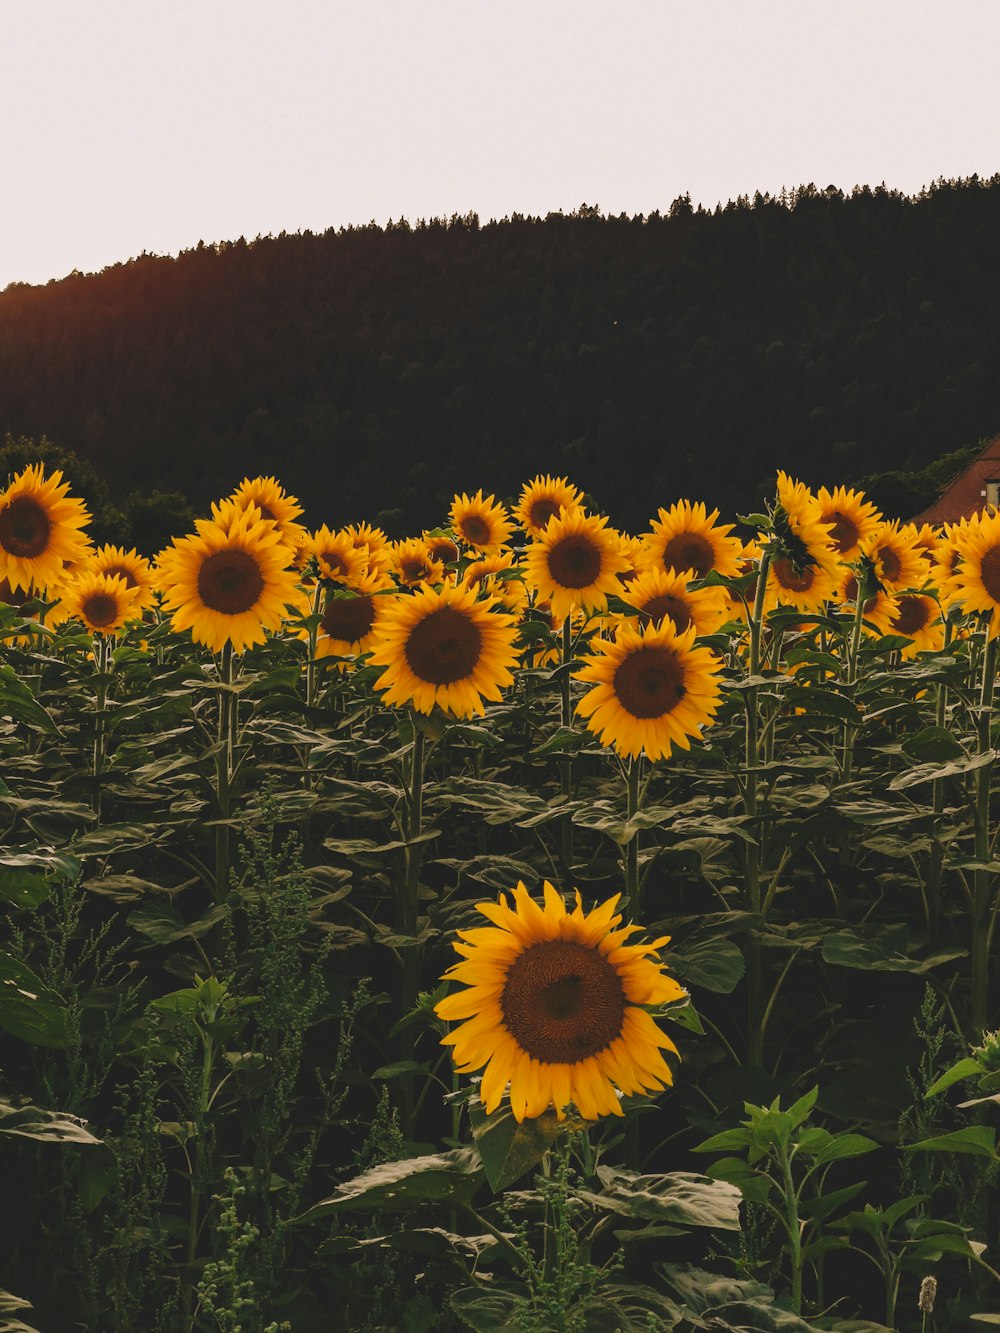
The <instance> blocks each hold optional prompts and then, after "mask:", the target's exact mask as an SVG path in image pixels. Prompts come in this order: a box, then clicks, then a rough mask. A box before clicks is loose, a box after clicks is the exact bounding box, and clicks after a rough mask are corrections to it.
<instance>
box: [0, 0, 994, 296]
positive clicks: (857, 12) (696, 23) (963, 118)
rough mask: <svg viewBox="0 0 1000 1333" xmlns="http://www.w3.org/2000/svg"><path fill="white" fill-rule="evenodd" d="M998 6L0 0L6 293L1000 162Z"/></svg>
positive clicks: (837, 0)
mask: <svg viewBox="0 0 1000 1333" xmlns="http://www.w3.org/2000/svg"><path fill="white" fill-rule="evenodd" d="M998 51H1000V2H998V0H933V2H932V0H604V2H603V3H596V2H595V0H0V57H2V62H3V64H2V68H3V74H2V77H0V288H2V287H3V286H4V285H6V283H8V282H11V281H23V282H45V281H46V280H48V279H49V278H53V277H62V276H64V275H65V274H66V273H68V272H69V271H70V270H71V269H73V268H78V269H82V270H84V271H90V270H94V269H100V268H102V267H104V266H105V265H107V264H112V263H115V262H116V261H118V260H124V259H128V258H129V257H130V256H132V255H135V254H138V253H140V252H141V251H143V250H147V251H153V252H157V253H176V252H177V251H178V250H180V249H183V248H185V247H188V246H191V245H195V244H197V242H198V240H199V239H202V240H204V241H206V242H209V241H216V240H231V239H235V238H236V237H238V236H240V235H243V236H246V237H247V238H248V239H250V238H252V237H254V236H256V235H258V234H263V233H267V232H279V231H282V230H284V231H297V230H299V229H303V228H312V229H313V230H316V231H320V230H324V229H325V228H326V227H329V226H339V225H341V224H348V223H351V222H362V223H363V222H367V221H368V220H369V219H372V218H374V219H375V220H376V221H378V222H385V221H387V220H388V219H389V218H398V217H400V216H401V215H405V216H406V217H408V218H410V219H416V218H418V217H429V216H432V215H436V214H437V215H440V214H445V215H450V214H451V213H465V212H467V211H469V210H471V209H475V210H476V211H477V212H478V213H479V214H480V216H481V217H482V218H483V219H484V220H486V219H488V218H490V217H503V216H504V215H505V214H507V213H510V212H514V211H517V212H521V213H543V214H544V213H546V212H548V211H549V210H554V209H559V208H562V209H566V210H569V209H572V208H575V207H576V206H577V205H578V204H580V203H581V202H587V203H590V204H595V203H596V204H599V205H600V206H601V208H602V209H604V210H605V211H610V212H615V213H618V212H622V211H624V212H627V213H645V212H650V211H652V210H653V209H656V208H659V209H661V210H665V209H666V208H667V207H669V204H670V202H671V200H672V199H674V198H675V197H676V196H677V195H679V194H683V193H685V192H690V194H691V196H692V198H693V199H694V200H695V202H702V203H705V204H708V205H713V204H715V203H716V202H717V201H719V200H722V201H725V200H727V199H729V198H734V197H735V196H736V195H738V194H741V193H746V194H753V192H754V191H755V190H758V189H759V190H762V191H763V190H770V191H772V192H774V191H777V190H778V189H780V187H781V186H782V185H783V184H784V185H795V184H800V183H804V182H807V181H813V182H815V184H816V185H817V186H819V187H820V188H823V187H825V186H826V185H829V184H831V183H833V184H836V185H838V186H840V187H841V188H844V189H849V188H850V187H851V186H852V185H854V184H855V183H858V182H867V183H869V184H873V185H874V184H878V183H879V182H881V181H883V180H884V181H885V182H886V183H887V184H889V185H892V186H896V187H898V188H901V189H904V190H907V191H915V190H917V189H919V188H920V186H921V185H924V184H928V183H929V182H930V181H931V180H933V179H934V178H935V177H938V176H942V175H944V176H966V175H970V174H971V173H973V172H979V173H980V175H983V176H989V175H992V174H993V173H994V172H997V171H1000V79H998V77H997V57H998Z"/></svg>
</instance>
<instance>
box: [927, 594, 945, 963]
mask: <svg viewBox="0 0 1000 1333" xmlns="http://www.w3.org/2000/svg"><path fill="white" fill-rule="evenodd" d="M950 643H951V620H950V618H949V617H948V615H947V614H945V615H944V643H943V644H942V645H941V651H942V652H943V653H947V651H948V648H949V645H950ZM947 716H948V686H947V685H946V684H945V683H944V681H939V682H938V685H937V694H936V697H935V701H934V723H935V725H936V726H937V727H939V728H940V729H942V730H943V729H944V724H945V721H946V719H947ZM932 792H933V796H932V800H933V807H934V823H933V828H934V837H933V839H932V841H931V849H930V859H929V865H928V868H927V889H926V894H925V903H926V912H927V934H928V936H929V937H930V938H931V939H933V938H934V937H935V935H936V934H937V926H938V918H939V916H940V914H941V880H942V878H943V876H944V843H943V841H942V839H941V837H940V836H939V835H940V826H941V816H942V815H943V813H944V779H943V778H937V779H936V780H935V782H934V784H933V788H932Z"/></svg>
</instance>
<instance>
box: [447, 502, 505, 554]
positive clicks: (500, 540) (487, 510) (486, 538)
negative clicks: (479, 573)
mask: <svg viewBox="0 0 1000 1333" xmlns="http://www.w3.org/2000/svg"><path fill="white" fill-rule="evenodd" d="M449 522H450V524H451V530H452V532H454V534H455V536H456V537H457V538H458V540H459V541H460V542H461V543H462V544H463V545H464V546H471V547H473V548H474V549H475V550H477V551H498V550H499V549H500V547H501V546H504V545H505V544H506V543H507V541H508V540H509V538H510V535H511V533H512V532H513V531H514V524H513V523H512V522H511V521H510V516H509V515H508V513H507V510H506V509H505V508H504V506H503V505H502V504H500V503H499V501H498V500H497V499H496V497H495V496H493V495H487V496H486V497H485V498H484V496H483V492H482V489H480V490H478V491H476V493H475V495H466V494H465V492H464V491H463V492H462V494H461V495H456V496H455V498H454V500H453V501H452V505H451V510H450V512H449Z"/></svg>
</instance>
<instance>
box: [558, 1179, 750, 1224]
mask: <svg viewBox="0 0 1000 1333" xmlns="http://www.w3.org/2000/svg"><path fill="white" fill-rule="evenodd" d="M597 1174H598V1177H599V1179H600V1181H601V1183H602V1185H603V1186H604V1188H603V1189H602V1190H601V1191H600V1193H595V1192H593V1191H590V1190H580V1191H579V1195H580V1197H581V1198H582V1199H585V1200H586V1201H587V1202H588V1203H591V1204H593V1205H594V1207H595V1208H600V1209H602V1210H604V1211H607V1212H612V1213H619V1214H621V1215H623V1216H625V1217H637V1218H641V1219H643V1220H644V1221H655V1222H678V1223H681V1224H682V1225H684V1226H690V1227H722V1228H723V1229H724V1230H726V1231H738V1230H739V1229H740V1199H741V1197H742V1196H741V1194H740V1191H739V1189H738V1188H737V1187H736V1186H735V1185H732V1184H730V1183H729V1182H728V1181H725V1180H713V1179H711V1177H709V1176H702V1175H698V1174H696V1173H695V1172H691V1171H671V1172H668V1173H667V1174H666V1175H662V1176H654V1175H650V1176H643V1175H639V1173H638V1172H636V1171H625V1170H620V1169H618V1168H616V1167H610V1166H600V1167H598V1168H597Z"/></svg>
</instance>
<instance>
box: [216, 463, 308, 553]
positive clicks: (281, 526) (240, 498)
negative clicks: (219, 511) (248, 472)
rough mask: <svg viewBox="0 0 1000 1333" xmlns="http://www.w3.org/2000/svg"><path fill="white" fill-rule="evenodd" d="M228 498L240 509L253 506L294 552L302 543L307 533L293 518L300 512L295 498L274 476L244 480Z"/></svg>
mask: <svg viewBox="0 0 1000 1333" xmlns="http://www.w3.org/2000/svg"><path fill="white" fill-rule="evenodd" d="M230 499H231V500H232V501H233V503H234V504H235V505H236V506H237V507H238V508H240V509H246V508H249V506H251V505H256V507H257V508H258V509H259V510H260V513H261V517H262V518H269V519H270V520H271V522H272V523H273V524H274V526H275V527H276V528H277V529H278V531H279V533H280V534H281V538H282V541H284V542H286V543H287V544H288V545H289V546H291V547H292V548H293V549H295V548H297V547H298V546H300V545H301V544H302V542H303V541H304V540H305V538H306V535H307V534H306V530H305V528H303V526H302V524H301V523H296V521H295V520H296V519H297V518H298V517H299V515H300V514H301V513H302V512H303V511H302V506H301V505H300V504H299V502H298V500H297V499H296V498H295V496H294V495H289V494H288V492H287V491H286V490H285V488H284V487H283V486H282V485H281V483H280V482H279V481H277V480H276V478H274V477H254V478H252V479H251V478H250V477H244V478H243V480H242V481H241V482H240V484H239V485H238V486H237V487H236V490H235V491H233V493H232V495H231V496H230Z"/></svg>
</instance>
